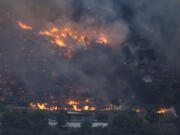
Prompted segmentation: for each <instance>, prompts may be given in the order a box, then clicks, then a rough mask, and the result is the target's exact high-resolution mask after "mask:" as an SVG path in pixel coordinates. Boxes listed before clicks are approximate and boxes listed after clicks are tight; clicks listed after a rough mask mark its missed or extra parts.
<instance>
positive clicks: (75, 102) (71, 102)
mask: <svg viewBox="0 0 180 135" xmlns="http://www.w3.org/2000/svg"><path fill="white" fill-rule="evenodd" d="M68 104H69V105H78V104H80V102H77V101H73V100H70V101H69V102H68Z"/></svg>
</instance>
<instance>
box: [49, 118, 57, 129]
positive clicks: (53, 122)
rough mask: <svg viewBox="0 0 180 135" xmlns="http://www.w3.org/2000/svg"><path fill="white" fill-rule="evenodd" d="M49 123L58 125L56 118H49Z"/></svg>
mask: <svg viewBox="0 0 180 135" xmlns="http://www.w3.org/2000/svg"><path fill="white" fill-rule="evenodd" d="M48 125H49V126H51V127H56V126H57V125H58V122H57V120H56V119H53V118H49V119H48Z"/></svg>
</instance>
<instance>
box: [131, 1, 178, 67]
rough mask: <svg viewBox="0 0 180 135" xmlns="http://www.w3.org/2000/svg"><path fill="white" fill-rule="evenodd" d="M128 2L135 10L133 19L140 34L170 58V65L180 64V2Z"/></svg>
mask: <svg viewBox="0 0 180 135" xmlns="http://www.w3.org/2000/svg"><path fill="white" fill-rule="evenodd" d="M128 4H130V5H131V6H132V7H133V11H135V12H134V19H133V21H134V23H135V25H136V26H137V27H138V29H139V30H138V31H139V32H140V34H141V35H143V36H144V37H145V38H146V39H148V40H149V42H150V43H151V46H152V47H153V48H154V49H155V50H157V51H158V52H159V53H160V54H161V55H164V56H165V57H166V58H167V59H168V61H169V64H170V65H177V66H179V62H178V61H177V60H178V59H179V49H180V46H179V43H180V42H179V34H180V24H179V21H180V15H179V14H178V13H179V10H180V6H179V4H180V2H179V1H178V0H174V1H168V0H159V1H155V0H153V1H147V0H141V1H138V2H132V1H129V3H128Z"/></svg>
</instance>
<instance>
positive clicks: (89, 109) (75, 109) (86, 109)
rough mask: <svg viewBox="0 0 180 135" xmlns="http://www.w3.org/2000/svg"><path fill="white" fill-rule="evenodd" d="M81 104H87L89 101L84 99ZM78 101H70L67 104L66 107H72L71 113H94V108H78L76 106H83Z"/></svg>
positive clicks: (86, 106)
mask: <svg viewBox="0 0 180 135" xmlns="http://www.w3.org/2000/svg"><path fill="white" fill-rule="evenodd" d="M83 103H89V99H86V100H85V102H83ZM83 103H81V102H79V101H74V100H70V101H69V102H68V105H71V106H72V107H73V111H95V110H96V108H95V107H90V106H88V105H84V106H83V107H82V108H78V105H80V104H83Z"/></svg>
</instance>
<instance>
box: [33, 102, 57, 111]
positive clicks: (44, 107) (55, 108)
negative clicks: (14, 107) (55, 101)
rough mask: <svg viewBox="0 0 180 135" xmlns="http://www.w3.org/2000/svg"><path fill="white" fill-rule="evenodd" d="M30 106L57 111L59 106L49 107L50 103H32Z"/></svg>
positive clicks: (35, 108)
mask: <svg viewBox="0 0 180 135" xmlns="http://www.w3.org/2000/svg"><path fill="white" fill-rule="evenodd" d="M30 107H31V108H32V109H34V110H37V109H38V110H49V111H57V110H58V107H57V106H50V107H48V103H39V102H38V103H36V104H34V103H32V102H31V103H30Z"/></svg>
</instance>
